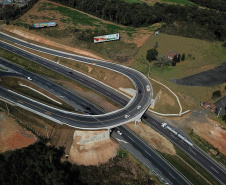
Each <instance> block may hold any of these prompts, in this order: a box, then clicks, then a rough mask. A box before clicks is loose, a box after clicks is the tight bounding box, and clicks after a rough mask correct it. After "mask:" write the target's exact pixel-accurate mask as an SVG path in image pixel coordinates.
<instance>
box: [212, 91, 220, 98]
mask: <svg viewBox="0 0 226 185" xmlns="http://www.w3.org/2000/svg"><path fill="white" fill-rule="evenodd" d="M219 97H221V91H220V90H218V91H214V92H213V95H212V99H214V100H215V99H217V98H219Z"/></svg>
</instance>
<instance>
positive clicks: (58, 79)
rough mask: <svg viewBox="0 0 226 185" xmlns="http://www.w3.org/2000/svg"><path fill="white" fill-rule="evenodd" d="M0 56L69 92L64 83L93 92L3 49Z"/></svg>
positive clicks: (0, 50)
mask: <svg viewBox="0 0 226 185" xmlns="http://www.w3.org/2000/svg"><path fill="white" fill-rule="evenodd" d="M0 54H1V56H2V57H3V58H5V59H7V60H9V61H11V62H13V63H15V64H18V65H20V66H22V67H24V68H25V69H26V70H28V71H31V72H33V73H35V74H38V75H40V76H43V77H45V78H47V79H49V80H50V81H52V82H54V83H56V84H58V85H60V86H62V87H64V88H67V89H68V90H69V91H70V90H71V89H70V88H69V87H68V86H66V85H65V83H69V84H72V85H75V86H77V87H80V88H82V89H83V90H84V91H91V92H93V91H92V90H91V89H89V88H87V87H86V86H84V85H82V84H80V83H78V82H76V81H74V80H72V79H70V78H68V77H66V76H64V75H62V74H60V73H57V72H55V71H53V70H50V69H48V68H46V67H44V66H41V65H39V64H37V63H34V62H32V61H30V60H27V59H24V58H23V57H20V56H18V55H15V54H13V53H11V52H8V51H6V50H4V49H0ZM76 93H77V94H78V95H79V93H78V92H76ZM95 93H97V92H95ZM97 94H98V93H97ZM80 96H81V95H80ZM100 96H102V97H103V95H100ZM84 98H85V97H84ZM105 99H106V101H110V102H111V100H108V99H107V98H105ZM87 101H90V100H88V99H87ZM90 102H91V101H90ZM92 103H93V102H92ZM93 104H94V103H93ZM95 106H97V107H99V108H100V109H102V108H101V107H100V106H99V105H95Z"/></svg>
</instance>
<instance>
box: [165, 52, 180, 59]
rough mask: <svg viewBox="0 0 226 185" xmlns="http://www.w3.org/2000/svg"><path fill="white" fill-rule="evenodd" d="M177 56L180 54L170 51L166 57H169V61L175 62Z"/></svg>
mask: <svg viewBox="0 0 226 185" xmlns="http://www.w3.org/2000/svg"><path fill="white" fill-rule="evenodd" d="M175 55H176V56H177V55H178V53H176V52H174V51H172V50H169V51H168V52H167V53H166V57H167V59H169V60H173V57H174V56H175Z"/></svg>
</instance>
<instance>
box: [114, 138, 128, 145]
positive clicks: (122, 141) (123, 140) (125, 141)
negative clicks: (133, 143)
mask: <svg viewBox="0 0 226 185" xmlns="http://www.w3.org/2000/svg"><path fill="white" fill-rule="evenodd" d="M116 140H118V141H119V142H123V143H126V144H127V143H128V142H126V141H124V140H121V139H118V138H116Z"/></svg>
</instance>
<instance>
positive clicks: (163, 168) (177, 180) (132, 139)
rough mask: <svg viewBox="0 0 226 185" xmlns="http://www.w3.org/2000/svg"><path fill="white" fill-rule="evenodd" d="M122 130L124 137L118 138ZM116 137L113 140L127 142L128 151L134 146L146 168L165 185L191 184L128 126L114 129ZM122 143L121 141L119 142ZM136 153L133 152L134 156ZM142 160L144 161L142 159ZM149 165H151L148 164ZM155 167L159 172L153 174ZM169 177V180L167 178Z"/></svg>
mask: <svg viewBox="0 0 226 185" xmlns="http://www.w3.org/2000/svg"><path fill="white" fill-rule="evenodd" d="M118 130H120V131H121V133H122V135H121V136H118V135H117V134H116V133H117V131H118ZM114 132H115V135H113V134H112V135H113V138H115V139H116V140H117V138H120V139H121V138H122V139H121V140H123V141H126V142H128V143H125V142H122V143H124V146H125V145H127V147H125V148H126V149H128V145H132V147H133V148H134V149H135V150H136V151H137V152H138V155H139V153H140V154H141V155H142V156H143V157H144V158H145V159H147V161H146V164H145V165H146V166H147V167H148V168H149V169H150V170H151V171H152V173H154V174H155V175H156V176H158V177H159V179H160V180H161V181H162V182H163V183H164V184H165V183H166V182H168V183H170V184H174V185H183V184H191V183H190V182H189V181H188V180H187V179H186V180H187V181H188V182H187V181H186V180H185V178H183V177H182V175H179V174H178V173H177V172H176V171H175V170H174V169H173V168H172V167H171V166H170V165H169V164H167V163H166V162H165V161H164V160H163V159H162V158H161V157H160V156H159V154H157V153H156V152H155V150H154V149H153V148H151V147H150V146H148V145H147V144H146V143H144V142H143V141H142V140H141V139H139V138H138V137H137V136H136V135H135V134H134V133H133V132H132V131H131V130H130V129H129V128H127V127H126V126H120V127H117V128H115V129H114ZM118 141H120V140H118ZM134 153H135V152H133V154H134ZM141 160H142V159H141ZM148 163H149V164H148ZM152 165H153V166H154V167H155V168H157V169H158V170H155V171H154V172H153V169H152V167H150V166H152ZM165 177H167V178H165Z"/></svg>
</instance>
